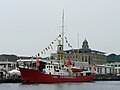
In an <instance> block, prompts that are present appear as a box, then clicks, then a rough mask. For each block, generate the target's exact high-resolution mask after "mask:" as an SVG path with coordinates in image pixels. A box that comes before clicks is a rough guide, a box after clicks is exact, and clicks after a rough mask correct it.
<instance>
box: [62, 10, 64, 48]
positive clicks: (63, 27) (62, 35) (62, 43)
mask: <svg viewBox="0 0 120 90" xmlns="http://www.w3.org/2000/svg"><path fill="white" fill-rule="evenodd" d="M64 27H65V26H64V9H63V16H62V45H64ZM63 50H64V48H63Z"/></svg>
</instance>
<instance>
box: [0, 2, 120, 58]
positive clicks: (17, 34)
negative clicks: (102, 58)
mask: <svg viewBox="0 0 120 90" xmlns="http://www.w3.org/2000/svg"><path fill="white" fill-rule="evenodd" d="M63 9H64V13H65V36H66V37H67V38H68V40H69V42H70V43H71V45H72V46H73V47H74V48H78V37H77V34H78V33H79V48H81V45H82V42H83V41H84V39H85V38H86V39H87V40H88V43H89V46H90V48H91V49H94V50H99V51H103V52H106V53H107V54H110V53H116V54H120V0H0V54H6V53H8V54H16V55H30V56H32V55H35V54H37V53H39V52H41V51H42V50H43V49H44V48H45V47H47V46H48V45H49V44H50V43H51V42H52V41H53V40H54V39H55V38H56V37H57V35H58V34H59V33H60V32H61V27H60V26H61V17H62V10H63ZM50 52H53V51H50Z"/></svg>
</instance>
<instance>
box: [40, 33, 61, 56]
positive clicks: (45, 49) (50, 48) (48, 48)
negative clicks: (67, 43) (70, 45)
mask: <svg viewBox="0 0 120 90" xmlns="http://www.w3.org/2000/svg"><path fill="white" fill-rule="evenodd" d="M60 39H62V37H61V34H59V35H58V36H57V37H56V39H55V40H53V41H52V42H51V43H50V44H49V45H48V46H47V47H45V48H44V49H43V50H42V51H40V53H38V56H40V55H42V54H46V53H47V51H49V50H53V45H54V43H55V42H56V41H59V40H60Z"/></svg>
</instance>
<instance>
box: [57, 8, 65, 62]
mask: <svg viewBox="0 0 120 90" xmlns="http://www.w3.org/2000/svg"><path fill="white" fill-rule="evenodd" d="M61 27H62V35H61V39H62V40H60V41H62V43H60V41H59V44H58V46H57V47H58V49H57V59H58V60H62V59H63V58H64V53H63V52H64V46H63V45H64V10H63V16H62V26H61Z"/></svg>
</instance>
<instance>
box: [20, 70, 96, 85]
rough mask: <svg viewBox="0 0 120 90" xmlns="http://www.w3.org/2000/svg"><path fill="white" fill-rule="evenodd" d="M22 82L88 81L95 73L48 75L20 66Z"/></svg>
mask: <svg viewBox="0 0 120 90" xmlns="http://www.w3.org/2000/svg"><path fill="white" fill-rule="evenodd" d="M20 72H21V76H22V81H23V82H22V83H26V84H28V83H64V82H89V81H91V80H92V79H93V78H94V77H95V75H94V74H91V75H89V76H76V77H75V76H60V75H50V74H42V73H41V72H40V71H38V70H32V69H26V68H20Z"/></svg>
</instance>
